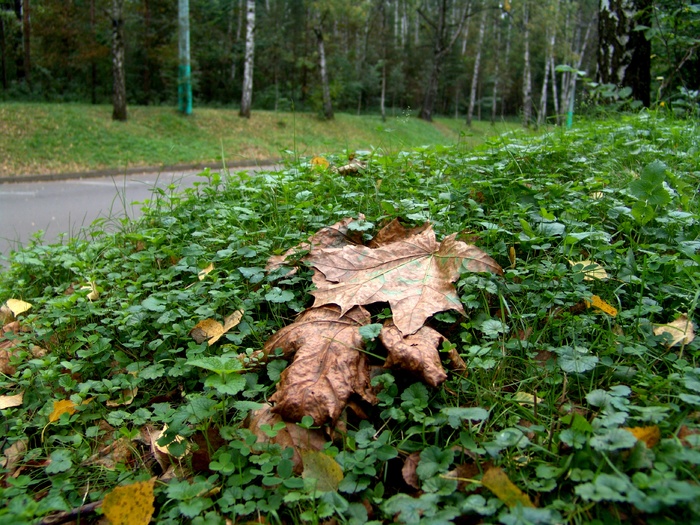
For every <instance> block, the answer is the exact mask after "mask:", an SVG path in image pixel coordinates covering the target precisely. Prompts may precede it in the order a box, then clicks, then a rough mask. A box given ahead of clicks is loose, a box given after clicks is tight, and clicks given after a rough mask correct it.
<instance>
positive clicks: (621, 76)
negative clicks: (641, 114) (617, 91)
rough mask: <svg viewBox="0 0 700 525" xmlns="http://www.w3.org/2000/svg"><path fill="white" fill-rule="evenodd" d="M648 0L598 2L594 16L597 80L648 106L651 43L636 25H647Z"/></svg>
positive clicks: (650, 6) (649, 16) (605, 0)
mask: <svg viewBox="0 0 700 525" xmlns="http://www.w3.org/2000/svg"><path fill="white" fill-rule="evenodd" d="M651 10H652V0H601V2H600V9H599V13H598V71H597V78H598V81H599V82H601V83H603V84H615V85H617V86H619V87H629V88H631V89H632V96H633V97H634V98H635V99H636V100H640V101H641V102H642V104H644V106H646V107H648V106H649V104H650V103H651V41H649V40H647V39H646V37H645V36H644V32H643V31H635V27H636V26H637V25H645V26H651Z"/></svg>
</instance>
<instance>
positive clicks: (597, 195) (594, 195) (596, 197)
mask: <svg viewBox="0 0 700 525" xmlns="http://www.w3.org/2000/svg"><path fill="white" fill-rule="evenodd" d="M603 196H604V195H603V192H602V191H594V192H593V193H591V194H590V197H591V199H594V200H599V199H602V198H603Z"/></svg>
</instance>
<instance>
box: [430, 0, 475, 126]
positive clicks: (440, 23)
mask: <svg viewBox="0 0 700 525" xmlns="http://www.w3.org/2000/svg"><path fill="white" fill-rule="evenodd" d="M447 3H448V2H447V0H440V2H439V4H438V13H437V20H431V19H430V18H428V16H427V15H426V14H425V13H423V11H422V10H420V9H419V10H418V14H419V15H420V16H421V17H422V18H423V19H424V20H425V21H426V22H427V24H428V25H429V26H430V27H431V28H432V29H433V35H434V36H433V66H432V68H431V70H430V77H429V78H428V86H427V88H426V90H425V94H424V96H423V105H422V107H421V110H420V113H419V114H418V116H419V117H420V118H422V119H423V120H427V121H428V122H431V121H432V120H433V108H434V107H435V100H436V99H437V91H438V83H439V82H440V73H441V72H442V65H443V60H444V59H445V56H446V55H447V53H449V52H450V50H451V49H452V46H454V43H455V41H456V40H457V37H459V35H460V34H461V33H462V28H463V27H464V22H465V21H466V19H467V16H468V14H469V13H470V11H471V10H470V5H469V4H470V2H468V3H467V6H465V8H464V11H462V13H461V15H460V20H459V24H458V25H457V28H456V29H455V30H453V32H452V35H449V34H448V30H447V25H446V16H447Z"/></svg>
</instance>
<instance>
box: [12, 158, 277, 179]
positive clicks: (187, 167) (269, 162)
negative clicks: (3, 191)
mask: <svg viewBox="0 0 700 525" xmlns="http://www.w3.org/2000/svg"><path fill="white" fill-rule="evenodd" d="M281 163H282V159H258V160H252V161H251V160H240V161H234V162H227V163H225V164H223V163H221V162H199V163H193V164H174V165H162V166H145V167H144V166H142V167H135V168H105V169H101V170H93V171H75V172H66V173H46V174H35V175H12V176H9V177H0V184H12V183H18V182H47V181H61V180H73V179H91V178H98V177H115V176H119V175H139V174H146V173H165V172H173V171H194V170H204V169H206V168H209V169H214V170H221V169H225V168H226V169H229V170H231V169H238V168H253V167H260V166H274V165H276V164H281Z"/></svg>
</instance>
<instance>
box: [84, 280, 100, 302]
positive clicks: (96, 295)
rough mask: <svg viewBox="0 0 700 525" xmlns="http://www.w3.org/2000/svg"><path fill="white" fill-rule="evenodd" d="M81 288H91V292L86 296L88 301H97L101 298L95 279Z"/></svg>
mask: <svg viewBox="0 0 700 525" xmlns="http://www.w3.org/2000/svg"><path fill="white" fill-rule="evenodd" d="M80 289H81V290H90V293H89V294H87V296H86V297H87V298H88V301H96V300H97V299H99V298H100V292H99V291H98V290H97V283H96V282H94V281H90V282H89V283H88V284H87V285H85V286H81V287H80Z"/></svg>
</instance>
